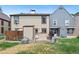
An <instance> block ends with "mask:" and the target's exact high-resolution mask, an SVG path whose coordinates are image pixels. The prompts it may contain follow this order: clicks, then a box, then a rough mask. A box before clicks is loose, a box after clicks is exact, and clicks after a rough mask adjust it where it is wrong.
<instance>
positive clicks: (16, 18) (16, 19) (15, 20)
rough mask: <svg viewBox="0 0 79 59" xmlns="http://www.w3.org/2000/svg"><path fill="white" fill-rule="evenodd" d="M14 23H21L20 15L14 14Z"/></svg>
mask: <svg viewBox="0 0 79 59" xmlns="http://www.w3.org/2000/svg"><path fill="white" fill-rule="evenodd" d="M14 24H19V16H14Z"/></svg>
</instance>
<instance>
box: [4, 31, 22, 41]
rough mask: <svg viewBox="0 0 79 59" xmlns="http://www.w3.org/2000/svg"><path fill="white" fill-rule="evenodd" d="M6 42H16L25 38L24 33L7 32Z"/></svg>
mask: <svg viewBox="0 0 79 59" xmlns="http://www.w3.org/2000/svg"><path fill="white" fill-rule="evenodd" d="M5 36H6V40H11V41H16V40H21V39H22V38H23V31H6V32H5Z"/></svg>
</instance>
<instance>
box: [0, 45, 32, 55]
mask: <svg viewBox="0 0 79 59" xmlns="http://www.w3.org/2000/svg"><path fill="white" fill-rule="evenodd" d="M31 46H33V44H19V45H16V46H14V47H11V48H7V49H5V50H2V51H0V54H16V53H18V52H20V51H25V50H28V49H30V48H31Z"/></svg>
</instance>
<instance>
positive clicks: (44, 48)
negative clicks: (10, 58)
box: [18, 38, 79, 54]
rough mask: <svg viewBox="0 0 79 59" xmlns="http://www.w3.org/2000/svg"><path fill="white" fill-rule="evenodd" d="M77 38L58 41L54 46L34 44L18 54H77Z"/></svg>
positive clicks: (78, 43)
mask: <svg viewBox="0 0 79 59" xmlns="http://www.w3.org/2000/svg"><path fill="white" fill-rule="evenodd" d="M78 53H79V38H73V39H60V40H57V42H56V43H55V44H50V43H35V44H33V46H31V47H30V49H28V50H26V51H20V52H18V54H78Z"/></svg>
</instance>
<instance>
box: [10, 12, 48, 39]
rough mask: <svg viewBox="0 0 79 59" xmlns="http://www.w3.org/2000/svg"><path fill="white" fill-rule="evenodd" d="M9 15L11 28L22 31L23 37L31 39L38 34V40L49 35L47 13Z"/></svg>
mask: <svg viewBox="0 0 79 59" xmlns="http://www.w3.org/2000/svg"><path fill="white" fill-rule="evenodd" d="M10 16H11V30H12V31H23V37H27V38H29V39H31V40H33V39H35V36H36V35H38V40H47V37H48V35H49V14H38V13H28V14H22V13H21V14H13V15H10Z"/></svg>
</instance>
